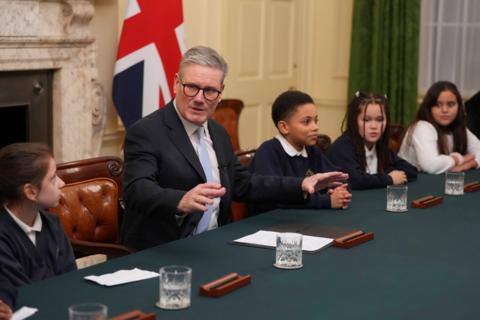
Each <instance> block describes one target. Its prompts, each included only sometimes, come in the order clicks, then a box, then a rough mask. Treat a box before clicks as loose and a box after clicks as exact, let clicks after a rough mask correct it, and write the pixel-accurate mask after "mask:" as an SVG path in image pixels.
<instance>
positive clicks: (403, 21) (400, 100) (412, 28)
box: [348, 0, 420, 125]
mask: <svg viewBox="0 0 480 320" xmlns="http://www.w3.org/2000/svg"><path fill="white" fill-rule="evenodd" d="M419 38H420V0H354V5H353V22H352V48H351V52H350V71H349V80H348V101H350V99H351V98H352V96H353V94H355V92H356V91H357V90H359V91H373V92H376V93H385V94H387V96H388V101H389V110H390V117H391V122H392V123H396V124H401V125H407V124H408V123H409V122H410V121H411V120H412V119H413V118H414V117H415V111H416V108H417V73H418V72H417V69H418V51H419Z"/></svg>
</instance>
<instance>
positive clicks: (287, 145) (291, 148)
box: [275, 134, 308, 158]
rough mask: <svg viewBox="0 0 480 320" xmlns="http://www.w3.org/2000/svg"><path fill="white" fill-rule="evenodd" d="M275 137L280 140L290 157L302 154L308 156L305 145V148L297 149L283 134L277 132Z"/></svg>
mask: <svg viewBox="0 0 480 320" xmlns="http://www.w3.org/2000/svg"><path fill="white" fill-rule="evenodd" d="M275 139H277V140H278V141H280V144H281V145H282V148H283V150H284V151H285V153H286V154H288V155H289V156H290V157H295V156H302V157H304V158H308V153H307V149H306V148H305V146H303V149H302V150H301V151H297V149H295V147H294V146H292V145H291V144H290V142H288V141H287V139H285V137H284V136H282V135H281V134H277V135H276V136H275Z"/></svg>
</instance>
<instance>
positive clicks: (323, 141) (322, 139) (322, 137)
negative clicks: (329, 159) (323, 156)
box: [317, 133, 332, 153]
mask: <svg viewBox="0 0 480 320" xmlns="http://www.w3.org/2000/svg"><path fill="white" fill-rule="evenodd" d="M331 145H332V139H330V137H329V136H328V135H327V134H323V133H320V134H319V135H318V138H317V146H318V147H319V148H320V150H322V152H323V153H327V150H328V148H330V146H331Z"/></svg>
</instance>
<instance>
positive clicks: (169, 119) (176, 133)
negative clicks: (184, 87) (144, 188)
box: [165, 102, 207, 181]
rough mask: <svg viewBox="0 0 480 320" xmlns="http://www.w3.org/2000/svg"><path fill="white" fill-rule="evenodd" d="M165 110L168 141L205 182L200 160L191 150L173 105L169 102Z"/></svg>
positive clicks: (190, 144)
mask: <svg viewBox="0 0 480 320" xmlns="http://www.w3.org/2000/svg"><path fill="white" fill-rule="evenodd" d="M165 109H166V110H165V124H166V126H167V127H168V128H169V129H170V130H169V131H168V132H169V138H170V141H172V143H173V145H175V147H176V148H177V149H178V150H179V151H180V152H181V153H182V154H183V156H184V157H185V159H186V160H187V161H188V162H189V163H190V165H191V166H192V167H193V169H194V170H195V171H196V172H197V173H198V175H199V176H200V177H201V178H202V179H203V180H204V181H207V178H206V177H205V173H204V172H203V168H202V165H201V164H200V160H199V159H198V155H197V154H196V152H195V150H194V149H193V146H192V143H191V142H190V138H189V137H188V135H187V132H186V131H185V128H184V126H183V124H182V121H181V120H180V118H179V117H178V114H177V111H175V107H174V106H173V103H172V102H170V103H169V104H167V106H166V107H165Z"/></svg>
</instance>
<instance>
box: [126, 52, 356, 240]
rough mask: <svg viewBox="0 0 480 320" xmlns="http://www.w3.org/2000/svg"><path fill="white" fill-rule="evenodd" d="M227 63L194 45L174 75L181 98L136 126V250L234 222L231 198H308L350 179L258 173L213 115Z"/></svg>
mask: <svg viewBox="0 0 480 320" xmlns="http://www.w3.org/2000/svg"><path fill="white" fill-rule="evenodd" d="M226 73H227V64H226V62H225V60H224V59H223V58H222V57H221V56H220V55H219V54H218V53H217V52H216V51H214V50H213V49H210V48H207V47H195V48H192V49H190V50H188V51H187V52H186V53H185V55H184V57H183V58H182V61H181V63H180V70H179V72H178V74H176V75H175V83H174V92H175V99H174V100H173V101H171V102H170V103H168V104H167V105H166V106H165V108H163V109H159V110H157V111H155V112H153V113H151V114H150V115H148V116H146V117H145V118H143V119H141V120H140V121H138V122H137V123H135V124H134V125H133V126H132V127H131V128H130V129H129V130H128V132H127V136H126V139H125V184H124V185H125V189H124V199H125V204H126V211H125V216H124V220H123V225H122V236H123V242H124V243H125V244H126V245H128V246H130V247H133V248H135V249H144V248H148V247H153V246H155V245H159V244H162V243H165V242H168V241H173V240H176V239H179V238H183V237H188V236H191V235H195V234H198V233H201V232H203V231H206V230H211V229H214V228H216V227H217V226H219V225H224V224H226V223H228V222H230V221H231V201H232V199H233V200H248V201H253V202H261V201H268V202H272V201H275V200H278V201H280V200H281V202H282V203H301V202H303V201H306V197H307V196H308V194H309V193H313V192H315V191H317V190H318V189H321V188H325V187H327V186H328V185H329V184H330V183H332V182H336V181H341V180H345V179H346V178H347V175H346V174H343V173H341V172H331V173H323V174H317V175H314V176H310V177H308V178H305V179H303V180H302V179H300V178H286V177H285V178H282V177H266V176H258V175H252V174H250V173H249V172H248V170H247V169H246V168H245V167H243V166H242V165H241V164H240V163H239V162H238V160H237V158H236V156H235V154H234V152H233V149H232V145H231V142H230V138H229V136H228V134H227V132H226V131H225V129H224V128H223V127H221V126H220V125H219V124H217V123H216V122H214V121H213V120H210V118H211V116H212V114H213V112H214V111H215V109H216V107H217V105H218V103H219V102H220V99H221V93H222V91H223V89H224V82H223V81H224V78H225V76H226Z"/></svg>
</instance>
